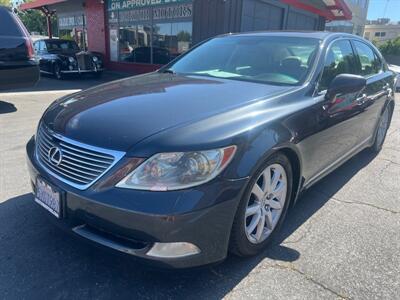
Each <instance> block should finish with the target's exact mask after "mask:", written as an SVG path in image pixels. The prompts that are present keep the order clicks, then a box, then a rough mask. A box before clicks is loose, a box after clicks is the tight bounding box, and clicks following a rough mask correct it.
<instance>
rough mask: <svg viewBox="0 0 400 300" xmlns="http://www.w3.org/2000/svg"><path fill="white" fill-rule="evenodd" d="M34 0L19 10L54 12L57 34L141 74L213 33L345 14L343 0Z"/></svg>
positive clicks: (301, 24) (313, 25)
mask: <svg viewBox="0 0 400 300" xmlns="http://www.w3.org/2000/svg"><path fill="white" fill-rule="evenodd" d="M329 1H331V2H332V3H333V4H332V5H327V4H326V3H325V2H326V0H313V1H305V0H281V1H277V0H36V1H33V2H30V3H26V4H23V5H21V8H22V9H41V10H42V11H44V12H45V13H48V14H52V13H55V14H56V15H57V17H58V28H59V32H58V35H59V37H60V38H68V39H74V40H76V41H77V43H78V44H79V45H80V47H81V48H83V49H88V50H90V51H96V52H100V53H102V54H103V55H104V58H105V63H106V67H107V68H108V69H112V70H119V71H128V72H133V73H143V72H148V71H152V70H155V69H157V68H159V67H160V65H163V64H166V63H168V62H169V61H170V60H172V59H174V58H175V57H177V56H178V55H179V54H181V53H183V52H185V51H187V50H188V49H189V48H190V47H191V46H192V45H194V44H196V43H199V42H201V41H203V40H205V39H207V38H210V37H213V36H215V35H218V34H223V33H229V32H243V31H255V30H285V29H287V30H324V28H325V22H326V20H337V19H348V18H349V15H350V17H351V13H349V9H348V7H347V6H346V5H345V4H344V2H343V0H329Z"/></svg>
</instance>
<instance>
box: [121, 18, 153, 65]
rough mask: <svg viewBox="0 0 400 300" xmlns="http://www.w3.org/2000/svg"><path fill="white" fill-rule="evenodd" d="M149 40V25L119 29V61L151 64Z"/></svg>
mask: <svg viewBox="0 0 400 300" xmlns="http://www.w3.org/2000/svg"><path fill="white" fill-rule="evenodd" d="M150 39H151V26H150V25H135V26H129V27H121V28H120V29H119V60H120V61H125V62H136V63H151V59H150ZM146 49H148V50H146Z"/></svg>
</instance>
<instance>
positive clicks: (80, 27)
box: [58, 13, 87, 50]
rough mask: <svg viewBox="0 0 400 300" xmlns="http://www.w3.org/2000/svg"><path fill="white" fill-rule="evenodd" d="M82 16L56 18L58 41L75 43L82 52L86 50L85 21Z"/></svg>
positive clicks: (77, 14)
mask: <svg viewBox="0 0 400 300" xmlns="http://www.w3.org/2000/svg"><path fill="white" fill-rule="evenodd" d="M85 19H86V18H85V16H84V15H83V14H79V13H76V14H75V15H66V16H65V15H64V16H63V15H62V16H59V17H58V28H59V30H58V36H59V38H60V39H64V40H71V41H75V42H76V43H77V44H78V46H79V48H81V49H82V50H85V49H87V30H86V26H85V24H86V20H85Z"/></svg>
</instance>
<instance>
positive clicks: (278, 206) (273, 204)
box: [267, 200, 282, 209]
mask: <svg viewBox="0 0 400 300" xmlns="http://www.w3.org/2000/svg"><path fill="white" fill-rule="evenodd" d="M267 204H268V205H269V206H270V207H271V208H272V209H281V208H282V205H281V203H280V202H279V201H277V200H270V201H269V202H267Z"/></svg>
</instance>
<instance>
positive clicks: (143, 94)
mask: <svg viewBox="0 0 400 300" xmlns="http://www.w3.org/2000/svg"><path fill="white" fill-rule="evenodd" d="M394 78H395V75H394V73H393V72H391V71H389V70H388V67H387V64H386V63H385V61H384V59H383V58H382V56H381V54H380V53H379V51H378V50H377V49H376V48H375V47H374V46H373V45H372V44H370V43H369V42H367V41H365V40H363V39H361V38H359V37H357V36H353V35H347V34H338V33H326V32H313V33H304V32H284V33H282V32H273V33H271V32H266V33H260V32H259V33H247V34H234V35H224V36H219V37H216V38H213V39H211V40H208V41H206V42H204V43H202V44H200V45H198V46H196V47H195V48H193V49H192V50H190V51H189V52H187V53H186V54H184V55H183V56H181V57H179V58H178V59H176V60H175V61H173V62H172V63H170V64H169V65H167V66H165V67H164V68H162V69H160V70H159V71H157V72H154V73H150V74H147V75H141V76H136V77H132V78H128V79H124V80H119V81H115V82H111V83H108V84H104V85H101V86H98V87H94V88H91V89H89V90H86V91H83V92H80V93H76V94H73V95H70V96H67V97H64V98H61V99H59V100H57V101H55V102H54V103H53V104H52V105H51V106H50V107H49V108H48V109H47V110H46V112H45V113H44V115H43V117H42V118H41V120H40V122H39V125H38V130H37V133H36V135H35V136H34V137H32V139H31V140H30V141H29V142H28V145H27V153H28V166H29V172H30V176H31V180H32V185H33V189H34V193H35V201H36V202H37V203H38V204H40V205H41V206H42V207H44V208H45V209H46V210H47V211H49V212H50V213H49V215H54V218H53V217H52V218H53V219H54V221H56V223H57V224H59V225H61V226H64V227H66V228H67V229H68V230H71V231H72V232H74V233H75V234H77V235H79V236H81V237H83V238H85V239H88V240H91V241H93V242H95V243H97V244H101V245H103V246H106V247H109V248H113V249H115V250H117V251H121V252H124V253H127V254H129V255H132V256H134V257H137V258H141V259H145V260H147V261H149V262H153V263H155V264H158V265H160V266H165V267H175V268H183V267H192V266H198V265H203V264H208V263H215V262H218V261H221V260H223V259H224V258H225V257H226V256H227V253H228V250H229V251H231V252H233V253H235V254H237V255H240V256H250V255H255V254H257V253H259V252H260V251H262V250H263V249H265V247H266V246H267V244H268V243H269V242H270V241H271V239H272V238H273V236H274V235H275V234H276V233H277V231H278V229H279V227H280V226H281V225H282V224H283V222H284V219H285V216H286V213H287V211H288V208H289V206H290V205H291V204H294V203H296V201H297V199H298V198H299V195H300V194H301V192H302V191H304V190H306V189H307V188H309V187H310V186H312V185H313V184H314V183H316V182H317V181H318V180H320V179H321V178H323V177H324V176H326V175H327V174H328V173H330V172H332V171H333V170H334V169H336V168H337V167H338V166H340V165H341V164H343V163H345V162H346V161H347V160H348V159H349V158H351V157H352V156H354V155H355V154H357V153H358V152H360V151H361V150H363V149H365V148H369V149H370V150H371V151H375V152H377V151H379V150H380V149H381V147H382V144H383V142H384V139H385V135H386V132H387V130H388V127H389V124H390V121H391V116H392V112H393V108H394V91H393V89H394ZM327 238H329V237H327Z"/></svg>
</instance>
